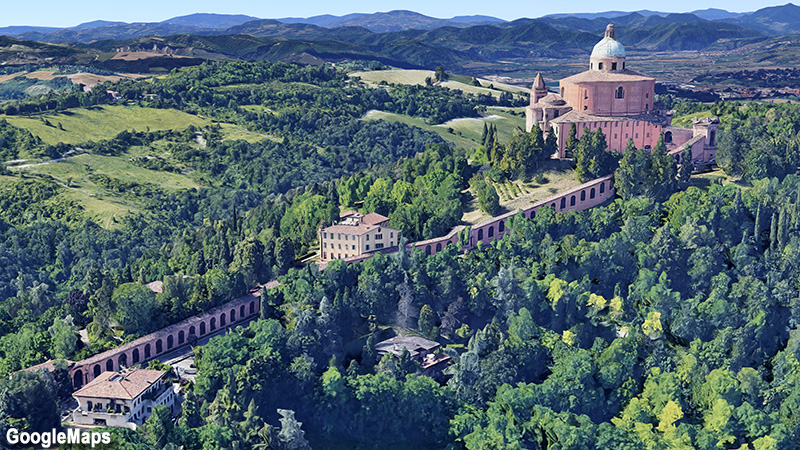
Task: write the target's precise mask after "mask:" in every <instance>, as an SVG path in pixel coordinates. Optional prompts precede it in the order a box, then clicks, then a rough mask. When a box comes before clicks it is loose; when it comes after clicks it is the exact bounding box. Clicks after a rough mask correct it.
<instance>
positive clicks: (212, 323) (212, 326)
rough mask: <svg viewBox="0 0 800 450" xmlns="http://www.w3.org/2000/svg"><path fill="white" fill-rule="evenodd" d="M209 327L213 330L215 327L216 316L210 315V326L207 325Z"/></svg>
mask: <svg viewBox="0 0 800 450" xmlns="http://www.w3.org/2000/svg"><path fill="white" fill-rule="evenodd" d="M209 329H210V330H211V331H214V330H216V329H217V318H216V317H212V318H211V326H210V327H209Z"/></svg>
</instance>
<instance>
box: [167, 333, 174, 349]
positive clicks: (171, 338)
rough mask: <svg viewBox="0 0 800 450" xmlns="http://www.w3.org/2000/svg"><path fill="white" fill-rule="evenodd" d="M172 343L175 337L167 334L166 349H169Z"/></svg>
mask: <svg viewBox="0 0 800 450" xmlns="http://www.w3.org/2000/svg"><path fill="white" fill-rule="evenodd" d="M173 344H175V338H173V337H172V335H171V334H170V335H169V336H167V349H171V348H172V345H173Z"/></svg>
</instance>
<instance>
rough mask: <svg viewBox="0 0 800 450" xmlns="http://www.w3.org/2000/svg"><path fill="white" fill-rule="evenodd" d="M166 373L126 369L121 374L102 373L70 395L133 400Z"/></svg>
mask: <svg viewBox="0 0 800 450" xmlns="http://www.w3.org/2000/svg"><path fill="white" fill-rule="evenodd" d="M166 373H167V372H165V371H163V370H149V369H128V370H125V371H121V372H103V373H101V374H100V375H99V376H98V377H97V378H95V379H94V380H92V381H91V382H90V383H89V384H87V385H86V386H84V387H82V388H80V389H78V390H77V391H75V392H74V393H73V394H72V395H73V396H75V397H93V398H108V399H123V400H133V399H135V398H136V397H138V396H140V395H141V394H142V392H144V391H145V390H147V388H149V387H150V386H152V385H153V384H154V383H156V382H157V381H158V380H160V379H161V377H163V376H164V374H166Z"/></svg>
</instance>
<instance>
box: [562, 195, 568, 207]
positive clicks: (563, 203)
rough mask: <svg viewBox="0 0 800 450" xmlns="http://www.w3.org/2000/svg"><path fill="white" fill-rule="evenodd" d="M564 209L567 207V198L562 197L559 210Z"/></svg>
mask: <svg viewBox="0 0 800 450" xmlns="http://www.w3.org/2000/svg"><path fill="white" fill-rule="evenodd" d="M566 207H567V198H566V197H562V198H561V209H564V208H566Z"/></svg>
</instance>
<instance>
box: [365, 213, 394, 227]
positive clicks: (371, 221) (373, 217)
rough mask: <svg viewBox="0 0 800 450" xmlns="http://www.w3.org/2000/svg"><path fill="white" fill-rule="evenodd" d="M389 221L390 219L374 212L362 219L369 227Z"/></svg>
mask: <svg viewBox="0 0 800 450" xmlns="http://www.w3.org/2000/svg"><path fill="white" fill-rule="evenodd" d="M388 220H389V218H388V217H386V216H383V215H380V214H378V213H374V212H372V213H369V214H367V215H366V216H364V217H363V218H362V219H361V221H362V222H364V223H365V224H367V225H378V224H379V223H384V222H386V221H388Z"/></svg>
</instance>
